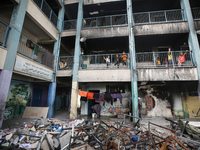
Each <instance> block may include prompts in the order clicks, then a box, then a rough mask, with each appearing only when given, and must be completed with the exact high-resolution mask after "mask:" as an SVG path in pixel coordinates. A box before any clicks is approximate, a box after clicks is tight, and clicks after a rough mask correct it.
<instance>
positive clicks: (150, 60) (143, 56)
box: [59, 51, 194, 69]
mask: <svg viewBox="0 0 200 150" xmlns="http://www.w3.org/2000/svg"><path fill="white" fill-rule="evenodd" d="M181 53H183V54H185V61H184V63H181V64H180V62H179V60H180V57H179V56H180V54H181ZM117 55H118V59H117ZM125 55H126V56H127V59H126V61H124V60H123V54H100V55H82V56H80V64H79V68H80V69H89V68H91V69H97V68H115V69H118V68H130V59H129V54H127V53H126V54H125ZM170 55H171V58H172V60H171V61H169V60H168V52H144V53H136V62H137V67H138V68H155V67H156V68H157V67H167V68H168V67H186V66H188V67H191V66H194V64H193V60H192V52H191V51H189V52H188V51H172V52H171V53H170ZM108 56H109V58H110V63H106V60H105V59H106V58H108ZM117 60H118V61H117ZM72 68H73V56H62V57H60V63H59V69H72Z"/></svg>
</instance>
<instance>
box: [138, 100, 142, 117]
mask: <svg viewBox="0 0 200 150" xmlns="http://www.w3.org/2000/svg"><path fill="white" fill-rule="evenodd" d="M138 110H139V118H140V119H141V120H142V102H141V99H140V97H138Z"/></svg>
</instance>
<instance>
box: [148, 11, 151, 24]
mask: <svg viewBox="0 0 200 150" xmlns="http://www.w3.org/2000/svg"><path fill="white" fill-rule="evenodd" d="M148 14H149V23H151V13H150V12H148Z"/></svg>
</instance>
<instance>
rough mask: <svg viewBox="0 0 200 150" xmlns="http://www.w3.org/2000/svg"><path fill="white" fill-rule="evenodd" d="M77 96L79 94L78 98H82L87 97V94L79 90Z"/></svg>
mask: <svg viewBox="0 0 200 150" xmlns="http://www.w3.org/2000/svg"><path fill="white" fill-rule="evenodd" d="M78 94H79V95H80V96H82V97H87V94H88V92H85V91H80V90H79V92H78Z"/></svg>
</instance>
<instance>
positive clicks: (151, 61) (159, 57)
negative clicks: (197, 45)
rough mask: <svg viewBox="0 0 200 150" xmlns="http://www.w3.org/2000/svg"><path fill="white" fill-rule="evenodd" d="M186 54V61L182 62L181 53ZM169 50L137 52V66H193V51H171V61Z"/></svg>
mask: <svg viewBox="0 0 200 150" xmlns="http://www.w3.org/2000/svg"><path fill="white" fill-rule="evenodd" d="M181 53H183V54H185V62H184V63H182V64H180V62H179V60H180V57H179V56H180V54H181ZM168 55H169V54H168V52H148V53H136V61H137V67H144V68H148V67H184V66H193V61H192V53H191V51H190V52H187V51H171V53H170V55H171V58H172V59H171V61H169V60H168ZM169 57H170V56H169Z"/></svg>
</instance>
